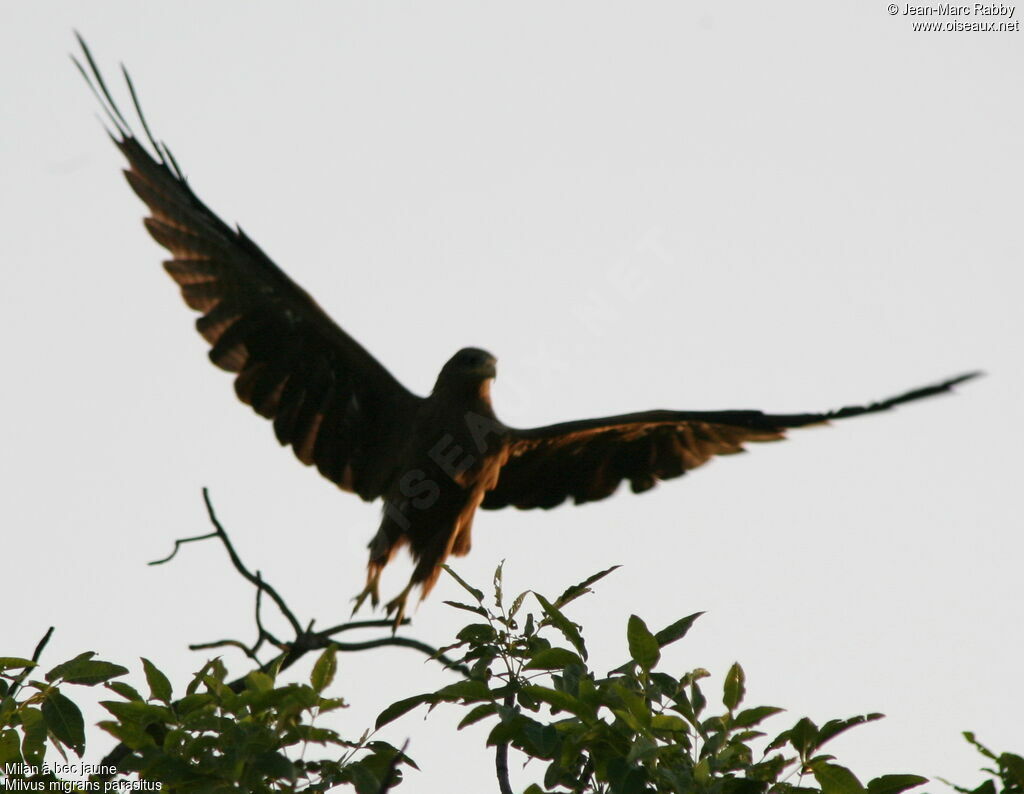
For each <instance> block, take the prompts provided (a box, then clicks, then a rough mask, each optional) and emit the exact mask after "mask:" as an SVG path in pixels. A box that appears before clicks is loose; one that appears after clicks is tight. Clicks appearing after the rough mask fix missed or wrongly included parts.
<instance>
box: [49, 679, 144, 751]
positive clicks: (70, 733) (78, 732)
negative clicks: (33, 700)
mask: <svg viewBox="0 0 1024 794" xmlns="http://www.w3.org/2000/svg"><path fill="white" fill-rule="evenodd" d="M126 705H127V704H126ZM43 719H45V720H46V727H47V728H49V729H50V732H51V733H52V734H53V735H54V736H56V737H57V739H58V740H60V743H61V744H63V745H64V746H65V747H68V748H70V749H71V750H74V751H75V754H76V755H77V756H78V757H79V758H81V757H82V753H83V752H85V722H84V720H83V719H82V712H81V711H79V710H78V706H76V705H75V704H74V703H72V702H71V701H70V700H68V698H66V697H64V695H62V694H61V693H60V692H59V691H58V690H56V689H54V690H52V691H51V692H50V693H49V694H48V695H47V696H46V700H44V701H43Z"/></svg>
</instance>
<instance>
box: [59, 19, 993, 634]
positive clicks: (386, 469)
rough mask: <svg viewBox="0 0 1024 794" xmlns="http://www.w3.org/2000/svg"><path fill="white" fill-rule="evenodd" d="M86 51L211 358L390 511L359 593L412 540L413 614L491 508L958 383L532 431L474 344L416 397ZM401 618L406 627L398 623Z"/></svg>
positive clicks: (658, 476) (592, 493) (547, 499)
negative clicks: (210, 194)
mask: <svg viewBox="0 0 1024 794" xmlns="http://www.w3.org/2000/svg"><path fill="white" fill-rule="evenodd" d="M79 41H80V43H81V45H82V51H83V53H84V55H85V59H86V62H87V64H88V68H85V67H83V66H82V64H80V63H79V62H78V61H76V65H78V68H79V69H80V70H81V72H82V74H83V75H84V76H85V78H86V81H87V82H88V83H89V85H90V87H92V89H93V91H94V92H95V93H96V96H97V98H98V99H99V101H100V103H101V105H103V107H104V110H105V111H106V113H107V116H108V118H109V119H110V121H111V123H112V124H113V125H114V128H115V130H116V133H115V134H114V135H113V138H114V142H115V143H116V144H117V146H118V148H119V149H120V150H121V152H122V153H123V154H124V156H125V158H126V159H127V161H128V166H129V167H128V168H127V169H126V171H125V175H126V177H127V179H128V182H129V184H130V185H131V187H132V189H133V190H134V191H135V192H136V194H138V196H139V198H141V199H142V201H143V202H144V203H145V204H146V206H147V207H148V208H149V213H150V214H149V217H147V218H146V219H145V225H146V228H147V229H148V230H149V233H150V234H151V235H152V236H153V238H154V239H155V240H156V241H157V242H158V243H159V244H160V245H162V246H163V247H164V248H166V249H167V250H168V251H170V253H171V258H170V259H168V260H166V261H165V262H164V268H165V269H166V270H167V272H168V273H169V274H170V275H171V277H172V278H173V279H174V280H175V281H176V282H177V283H178V285H179V287H180V289H181V294H182V297H183V298H184V300H185V302H186V303H187V304H188V305H189V307H191V308H192V309H194V310H196V311H197V312H199V313H200V317H199V319H198V320H197V321H196V327H197V329H198V330H199V332H200V333H201V334H202V335H203V337H204V338H205V339H206V341H207V342H208V343H209V344H210V346H211V349H210V353H209V356H210V360H211V361H213V363H214V364H216V365H217V366H218V367H221V368H222V369H225V370H228V371H229V372H232V373H234V374H235V392H236V393H237V395H238V397H239V399H241V400H242V402H244V403H247V404H248V405H251V406H252V407H253V409H254V410H255V411H256V412H257V413H259V414H260V415H261V416H264V417H266V418H267V419H270V420H272V422H273V425H274V433H275V435H276V436H277V439H278V441H279V442H280V443H281V444H286V445H290V446H291V448H292V450H293V452H294V453H295V455H296V457H298V458H299V460H301V461H302V462H303V463H305V464H307V465H315V466H316V467H317V469H318V470H319V471H320V473H321V474H323V475H324V476H325V477H326V478H327V479H329V480H331V481H332V482H334V483H336V484H337V485H338V486H340V487H341V488H343V489H345V490H347V491H352V492H354V493H356V494H358V495H359V496H360V497H362V498H363V499H366V500H374V499H378V498H382V499H383V501H384V515H383V518H382V522H381V526H380V528H379V529H378V531H377V534H376V536H375V537H374V538H373V540H372V541H371V543H370V562H369V576H368V581H367V586H366V589H365V590H364V592H363V594H362V595H361V596H360V599H359V600H360V602H361V601H362V599H363V598H365V597H367V596H369V597H371V598H372V599H373V601H374V603H376V602H377V583H378V579H379V576H380V572H381V570H382V569H383V567H384V566H385V565H386V564H387V562H388V561H389V560H390V558H391V557H392V555H393V554H394V553H395V551H396V550H397V549H399V548H400V547H401V546H402V545H406V544H408V546H409V548H410V551H411V553H412V556H413V558H414V560H415V561H416V567H415V570H414V572H413V575H412V578H411V580H410V582H409V585H408V586H407V587H406V588H405V590H403V591H402V593H401V594H400V595H399V597H398V598H396V599H395V600H394V601H392V602H391V604H389V609H394V610H396V611H397V613H398V615H397V618H396V621H397V620H400V619H401V616H402V613H403V611H404V606H405V600H406V597H407V596H408V594H409V592H410V589H411V588H412V587H414V586H415V585H421V586H422V589H423V595H426V593H427V592H429V590H430V588H431V587H432V586H433V583H434V581H435V580H436V578H437V575H438V572H439V570H440V567H441V565H442V563H443V562H444V561H445V559H446V558H447V557H448V556H449V555H450V554H465V553H466V552H468V551H469V547H470V531H471V527H472V522H473V517H474V514H475V512H476V509H477V508H478V507H484V508H487V509H496V508H501V507H507V506H510V505H511V506H515V507H518V508H545V509H546V508H551V507H555V506H556V505H559V504H561V503H563V502H564V501H566V500H567V499H571V500H572V501H573V502H575V503H576V504H581V503H583V502H591V501H595V500H599V499H604V498H606V497H608V496H610V495H611V494H612V493H614V492H615V490H616V489H617V488H618V486H619V485H620V483H622V481H624V480H625V481H628V482H629V485H630V487H631V488H632V490H633V491H634V492H641V491H646V490H648V489H649V488H652V487H653V486H654V485H655V484H656V483H657V482H658V481H659V480H667V479H672V478H674V477H679V476H680V475H682V474H684V473H685V472H686V471H689V470H690V469H693V468H696V467H697V466H700V465H701V464H703V463H705V462H706V461H707V460H709V459H710V458H711V457H712V456H714V455H728V454H732V453H735V452H740V451H741V450H742V449H743V445H744V444H745V443H747V442H758V441H774V440H778V439H781V438H783V437H784V435H785V431H786V430H787V429H790V428H797V427H805V426H807V425H812V424H818V423H823V422H827V421H829V420H832V419H844V418H847V417H851V416H858V415H860V414H866V413H874V412H877V411H884V410H887V409H889V408H891V407H893V406H895V405H898V404H900V403H904V402H909V401H911V400H917V399H920V398H922V397H928V396H931V395H934V394H939V393H942V392H946V391H949V390H950V389H951V388H952V387H953V386H954V385H956V384H958V383H961V382H963V381H965V380H967V379H968V378H971V377H973V376H974V374H969V375H962V376H960V377H958V378H953V379H951V380H947V381H944V382H942V383H939V384H937V385H934V386H929V387H926V388H923V389H917V390H915V391H912V392H909V393H907V394H904V395H901V396H899V397H895V398H892V399H889V400H883V401H881V402H878V403H873V404H871V405H867V406H855V407H848V408H842V409H840V410H838V411H831V412H827V413H817V414H765V413H762V412H760V411H647V412H644V413H636V414H627V415H623V416H611V417H604V418H600V419H586V420H582V421H575V422H566V423H563V424H557V425H550V426H547V427H540V428H534V429H529V430H520V429H516V428H511V427H508V426H506V425H504V424H502V423H501V422H500V421H499V420H498V419H497V417H496V416H495V414H494V411H493V409H492V407H491V401H490V391H489V385H490V382H491V379H493V378H494V376H495V363H496V362H495V359H494V357H493V356H491V355H490V354H489V353H487V352H486V351H483V350H479V349H476V348H465V349H463V350H460V351H459V352H458V353H456V354H455V355H454V356H453V357H452V358H451V359H450V360H449V361H448V363H446V364H445V365H444V367H443V368H442V370H441V372H440V374H439V375H438V379H437V383H436V384H435V386H434V389H433V391H432V392H431V394H430V395H429V396H427V397H418V396H416V395H414V394H412V393H411V392H409V391H408V390H407V389H406V388H405V387H404V386H402V385H401V384H400V383H399V382H398V381H397V380H396V379H395V378H394V377H393V376H392V375H391V374H390V373H389V372H388V371H387V370H386V369H385V368H384V367H383V366H382V365H381V364H380V363H379V362H378V361H377V360H376V359H375V358H374V357H373V356H372V355H370V353H368V352H367V351H366V350H365V349H364V348H363V347H362V346H361V345H360V344H359V343H358V342H356V341H355V340H354V339H353V338H352V337H351V336H349V335H348V334H347V333H345V332H344V331H343V330H342V329H341V328H340V327H339V326H338V325H336V324H335V323H334V321H332V320H331V318H330V317H328V316H327V314H325V313H324V311H323V310H322V309H321V308H320V307H319V306H318V305H317V304H316V302H314V301H313V299H312V298H310V296H309V295H308V294H306V292H304V291H303V290H302V289H301V288H300V287H299V286H298V285H296V284H295V283H294V282H293V281H292V280H291V279H290V278H288V276H287V275H285V273H284V272H283V271H282V270H281V269H280V268H278V267H277V266H276V265H275V264H274V263H273V262H272V261H271V260H270V259H269V258H268V257H267V256H266V254H264V253H263V251H261V250H260V248H259V247H258V246H257V245H256V244H255V243H254V242H253V241H252V240H250V239H249V238H248V237H247V236H246V235H245V234H244V233H243V232H242V231H241V229H237V228H236V229H232V228H231V227H229V226H228V225H227V224H225V223H224V222H223V221H221V220H220V218H218V217H217V216H216V215H215V214H214V213H213V212H212V211H211V210H210V209H209V208H208V207H207V206H206V205H205V204H203V202H202V201H200V200H199V199H198V198H197V197H196V195H195V193H193V192H192V189H191V188H190V187H189V185H188V183H187V182H186V180H185V177H184V175H183V174H182V172H181V169H180V168H179V167H178V165H177V163H176V162H175V161H174V158H173V157H172V156H171V154H170V152H169V151H168V150H167V148H166V147H165V146H164V145H163V144H161V143H158V142H157V141H156V140H155V139H154V138H153V136H152V135H151V134H150V131H149V128H148V126H147V125H146V122H145V119H144V117H143V116H142V113H141V110H139V105H138V101H137V98H136V96H135V91H134V87H133V86H132V84H131V81H130V80H129V79H128V76H127V72H126V73H125V78H126V80H127V82H128V87H129V91H130V93H131V97H132V100H133V103H134V105H135V108H136V111H137V113H138V116H139V120H140V123H141V124H142V127H143V130H144V131H145V134H146V138H147V139H148V141H149V144H150V148H151V149H152V151H150V150H149V149H147V148H146V146H145V145H144V144H143V143H142V142H141V141H140V140H139V139H138V138H137V137H136V136H135V135H134V133H133V132H132V130H131V127H130V126H129V124H128V123H127V122H126V121H125V119H124V117H123V116H122V115H121V113H120V111H119V110H118V108H117V106H116V105H115V103H114V101H113V99H112V97H111V94H110V92H109V91H108V90H107V87H106V85H105V83H104V81H103V78H102V76H101V74H100V71H99V69H98V68H97V67H96V64H95V62H94V61H93V58H92V55H91V54H90V52H89V50H88V48H87V47H86V46H85V43H84V41H82V40H81V39H79ZM396 624H397V623H396Z"/></svg>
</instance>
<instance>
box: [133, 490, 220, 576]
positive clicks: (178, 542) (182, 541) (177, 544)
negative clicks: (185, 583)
mask: <svg viewBox="0 0 1024 794" xmlns="http://www.w3.org/2000/svg"><path fill="white" fill-rule="evenodd" d="M204 490H205V489H204ZM215 537H217V533H216V532H207V533H206V534H205V535H196V536H194V537H191V538H178V539H177V540H176V541H174V551H172V552H171V553H170V554H168V555H167V556H166V557H164V558H163V559H162V560H153V561H152V562H147V563H146V565H163V564H164V563H165V562H170V561H171V560H173V559H174V558H175V556H177V554H178V549H180V548H181V547H182V546H183V545H185V544H186V543H194V542H195V541H197V540H209V539H210V538H215Z"/></svg>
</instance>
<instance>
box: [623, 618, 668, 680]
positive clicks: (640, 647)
mask: <svg viewBox="0 0 1024 794" xmlns="http://www.w3.org/2000/svg"><path fill="white" fill-rule="evenodd" d="M626 640H627V641H628V642H629V655H630V656H631V657H632V659H633V661H634V662H636V663H637V664H638V665H640V667H642V668H643V669H644V671H645V672H649V671H650V670H651V668H653V667H654V666H655V665H656V664H657V663H658V660H659V659H660V658H661V651H660V650H659V646H658V641H657V640H656V639H655V638H654V635H653V634H651V632H650V630H649V629H648V628H647V624H646V623H644V622H643V620H641V619H640V618H639V617H637V616H636V615H630V616H629V622H628V623H627V625H626Z"/></svg>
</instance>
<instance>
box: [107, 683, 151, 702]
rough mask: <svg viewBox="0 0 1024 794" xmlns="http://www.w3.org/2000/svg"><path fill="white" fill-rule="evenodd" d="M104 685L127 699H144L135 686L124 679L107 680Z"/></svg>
mask: <svg viewBox="0 0 1024 794" xmlns="http://www.w3.org/2000/svg"><path fill="white" fill-rule="evenodd" d="M104 686H105V687H106V688H107V689H109V690H110V691H111V692H116V693H117V694H119V695H120V696H121V697H123V698H124V699H125V700H138V701H141V700H143V699H144V698H143V697H142V695H140V694H139V691H138V690H137V689H136V688H135V687H133V686H132V685H131V684H126V683H125V682H124V681H107V683H105V684H104Z"/></svg>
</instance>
